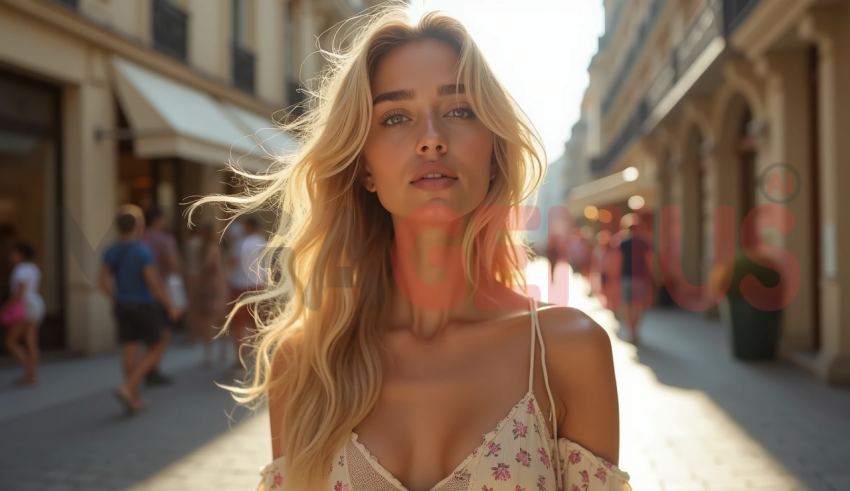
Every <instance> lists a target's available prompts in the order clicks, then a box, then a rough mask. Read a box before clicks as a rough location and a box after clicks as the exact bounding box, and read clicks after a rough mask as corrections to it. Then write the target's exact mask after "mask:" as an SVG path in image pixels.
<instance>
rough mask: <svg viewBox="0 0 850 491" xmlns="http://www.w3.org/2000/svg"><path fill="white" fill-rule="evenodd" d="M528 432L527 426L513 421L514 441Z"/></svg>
mask: <svg viewBox="0 0 850 491" xmlns="http://www.w3.org/2000/svg"><path fill="white" fill-rule="evenodd" d="M527 431H528V426H525V425H524V424H522V422H521V421H517V420H514V440H516V439H517V438H519V437H521V436H525V433H526V432H527Z"/></svg>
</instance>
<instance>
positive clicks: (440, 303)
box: [386, 218, 489, 338]
mask: <svg viewBox="0 0 850 491" xmlns="http://www.w3.org/2000/svg"><path fill="white" fill-rule="evenodd" d="M468 223H469V221H468V219H465V218H464V219H458V220H456V221H454V222H447V221H444V222H430V223H426V222H420V223H414V222H407V221H405V223H403V224H401V225H400V226H399V225H397V226H396V228H395V241H394V242H393V251H392V255H393V258H392V263H393V267H392V269H393V285H394V287H395V290H394V291H393V292H392V295H390V304H389V312H388V317H387V318H386V321H387V323H388V325H389V326H403V327H404V328H405V329H407V330H409V331H411V333H412V334H414V335H415V336H417V337H422V338H433V337H435V336H439V335H440V334H441V333H442V332H444V331H445V330H446V329H447V328H448V327H449V325H450V324H451V322H452V321H454V320H458V319H464V320H473V319H479V318H481V317H482V316H484V315H485V314H486V313H484V312H482V310H481V309H480V308H479V307H478V305H477V303H476V297H477V296H478V295H480V294H481V293H482V291H484V290H489V288H488V287H487V286H486V285H476V284H475V283H474V282H471V281H469V280H468V279H467V277H466V269H467V265H466V258H465V257H464V253H463V248H462V242H463V236H464V231H465V229H466V226H467V225H468Z"/></svg>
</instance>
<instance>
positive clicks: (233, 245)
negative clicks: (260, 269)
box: [221, 221, 247, 362]
mask: <svg viewBox="0 0 850 491" xmlns="http://www.w3.org/2000/svg"><path fill="white" fill-rule="evenodd" d="M224 235H225V241H224V245H225V247H224V248H223V250H222V253H223V254H224V257H225V260H224V264H225V266H224V276H225V281H226V283H227V301H228V302H230V301H231V299H233V298H238V294H239V292H241V291H242V288H243V287H242V286H241V285H244V284H245V282H246V281H247V280H246V279H245V272H244V271H243V270H242V258H241V257H240V256H239V251H241V247H242V239H244V238H245V227H244V226H243V224H242V221H235V222H233V223H231V224H230V226H229V227H227V228H226V229H225V231H224ZM229 336H230V332H225V333H223V334H222V341H224V340H225V339H226V338H225V337H229ZM225 344H226V343H222V348H223V347H224V346H225ZM233 345H234V346H236V341H235V340H234V341H233ZM226 358H227V351H226V350H224V351H222V352H221V360H222V361H224V360H225V359H226ZM237 362H238V357H237Z"/></svg>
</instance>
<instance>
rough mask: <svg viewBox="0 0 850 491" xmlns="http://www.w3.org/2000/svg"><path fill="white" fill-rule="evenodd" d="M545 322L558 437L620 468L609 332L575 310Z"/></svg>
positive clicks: (559, 311)
mask: <svg viewBox="0 0 850 491" xmlns="http://www.w3.org/2000/svg"><path fill="white" fill-rule="evenodd" d="M541 317H543V316H541ZM545 317H547V320H546V321H545V322H544V321H543V320H542V319H541V323H540V325H541V329H542V330H543V336H544V341H545V343H546V366H547V370H548V372H549V381H550V388H551V389H552V396H553V398H554V399H555V405H556V407H557V409H558V412H557V413H556V414H557V416H558V437H559V438H566V439H568V440H570V441H573V442H575V443H578V444H579V445H581V446H583V447H584V448H586V449H588V450H589V451H591V452H592V453H593V454H595V455H596V456H598V457H601V458H603V459H605V460H607V461H608V462H611V463H613V464H614V465H618V462H619V453H620V414H619V400H618V396H617V381H616V377H615V375H614V359H613V355H612V352H611V339H610V338H609V336H608V332H607V331H605V329H603V328H602V327H601V326H600V325H599V324H597V323H596V322H594V321H593V319H591V318H590V317H589V316H587V314H585V313H583V312H581V311H579V310H576V309H572V308H564V309H556V310H555V311H553V312H551V314H550V315H548V316H545Z"/></svg>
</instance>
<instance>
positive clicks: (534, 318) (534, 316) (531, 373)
mask: <svg viewBox="0 0 850 491" xmlns="http://www.w3.org/2000/svg"><path fill="white" fill-rule="evenodd" d="M528 305H529V309H530V310H531V367H530V368H529V369H528V393H529V394H531V392H532V390H534V347H535V345H536V344H537V340H536V339H535V336H536V329H535V328H534V326H535V324H536V321H537V306H536V305H535V304H534V298H532V297H528Z"/></svg>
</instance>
